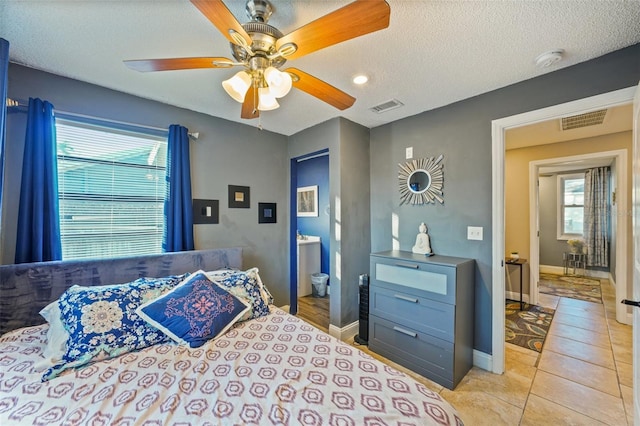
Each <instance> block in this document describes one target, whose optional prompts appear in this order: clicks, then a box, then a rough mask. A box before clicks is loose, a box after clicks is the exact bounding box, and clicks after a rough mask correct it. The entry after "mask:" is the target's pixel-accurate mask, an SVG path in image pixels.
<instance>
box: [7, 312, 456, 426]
mask: <svg viewBox="0 0 640 426" xmlns="http://www.w3.org/2000/svg"><path fill="white" fill-rule="evenodd" d="M47 328H48V325H46V324H44V325H40V326H35V327H28V328H22V329H19V330H14V331H12V332H9V333H7V334H5V335H4V336H2V337H0V425H3V426H8V425H18V424H19V425H25V424H33V425H134V424H135V425H232V424H233V425H235V424H249V425H250V424H254V425H354V426H356V425H357V426H360V425H397V426H399V425H432V424H433V425H460V424H462V421H461V419H460V417H459V416H458V414H457V412H456V411H455V410H454V409H453V407H451V406H450V405H449V404H448V403H447V402H446V401H444V400H443V399H442V398H441V397H440V395H438V394H437V393H435V392H433V391H431V390H429V389H428V388H426V387H425V386H424V385H422V384H420V383H418V382H416V381H415V380H413V379H412V378H410V377H408V376H406V375H405V374H404V373H401V372H399V371H397V370H395V369H393V368H391V367H389V366H387V365H385V364H383V363H382V362H380V361H378V360H376V359H374V358H372V357H370V356H369V355H367V354H365V353H363V352H362V351H360V350H358V349H357V348H354V347H352V346H349V345H347V344H345V343H343V342H340V341H339V340H337V339H335V338H333V337H331V336H329V335H328V334H326V333H323V332H321V331H319V330H317V329H315V328H314V327H312V326H310V325H308V324H307V323H305V322H303V321H301V320H300V319H298V318H296V317H294V316H291V315H289V314H287V313H285V312H284V311H282V310H280V309H277V308H275V307H271V313H270V314H269V315H266V316H263V317H260V318H256V319H253V320H249V321H245V322H240V323H237V324H236V325H235V326H234V327H233V328H231V329H230V330H229V331H228V332H227V333H226V334H225V335H224V336H222V337H220V338H218V339H217V340H214V341H210V342H208V343H207V344H205V345H204V346H201V347H199V348H195V349H192V348H189V347H188V346H184V345H178V344H175V343H168V344H157V345H154V346H151V347H148V348H145V349H142V350H140V351H136V352H130V353H127V354H124V355H121V356H119V357H116V358H113V359H108V360H104V361H98V362H95V363H93V364H89V365H87V366H85V367H82V368H78V369H72V370H69V371H66V372H64V373H63V374H62V375H60V376H59V377H57V378H55V379H52V380H50V381H46V382H43V381H42V380H41V378H42V372H41V371H37V368H35V367H34V366H36V365H38V363H39V362H41V361H42V359H43V355H42V354H43V350H44V348H45V345H46V338H47V337H46V336H47Z"/></svg>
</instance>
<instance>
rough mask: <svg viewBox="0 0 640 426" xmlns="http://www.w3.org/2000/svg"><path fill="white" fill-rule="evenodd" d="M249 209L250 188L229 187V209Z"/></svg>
mask: <svg viewBox="0 0 640 426" xmlns="http://www.w3.org/2000/svg"><path fill="white" fill-rule="evenodd" d="M249 207H250V203H249V187H248V186H236V185H229V208H230V209H248V208H249Z"/></svg>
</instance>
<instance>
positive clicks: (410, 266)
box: [396, 263, 420, 269]
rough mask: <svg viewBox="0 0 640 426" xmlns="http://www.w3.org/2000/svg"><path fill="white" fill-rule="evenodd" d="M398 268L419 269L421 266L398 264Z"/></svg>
mask: <svg viewBox="0 0 640 426" xmlns="http://www.w3.org/2000/svg"><path fill="white" fill-rule="evenodd" d="M396 266H399V267H401V268H410V269H419V268H420V265H418V264H417V263H396Z"/></svg>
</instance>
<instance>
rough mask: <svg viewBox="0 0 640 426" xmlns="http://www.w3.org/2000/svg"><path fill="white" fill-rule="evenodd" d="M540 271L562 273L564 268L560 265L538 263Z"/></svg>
mask: <svg viewBox="0 0 640 426" xmlns="http://www.w3.org/2000/svg"><path fill="white" fill-rule="evenodd" d="M540 273H542V274H555V275H562V274H564V268H563V267H562V266H551V265H540Z"/></svg>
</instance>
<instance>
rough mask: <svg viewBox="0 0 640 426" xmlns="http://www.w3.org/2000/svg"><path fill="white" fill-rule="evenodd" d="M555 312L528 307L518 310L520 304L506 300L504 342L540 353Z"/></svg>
mask: <svg viewBox="0 0 640 426" xmlns="http://www.w3.org/2000/svg"><path fill="white" fill-rule="evenodd" d="M554 313H555V310H553V309H550V308H544V307H542V306H536V305H529V304H528V303H526V304H525V305H524V309H523V310H522V311H521V310H520V302H514V301H513V300H507V301H506V306H505V314H506V318H505V323H504V324H505V333H504V337H505V341H506V342H507V343H512V344H514V345H518V346H521V347H523V348H526V349H531V350H533V351H536V352H542V345H543V344H544V339H545V338H546V337H547V332H548V331H549V327H550V326H551V320H552V319H553V314H554Z"/></svg>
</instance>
